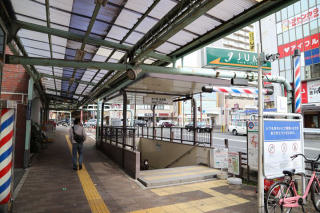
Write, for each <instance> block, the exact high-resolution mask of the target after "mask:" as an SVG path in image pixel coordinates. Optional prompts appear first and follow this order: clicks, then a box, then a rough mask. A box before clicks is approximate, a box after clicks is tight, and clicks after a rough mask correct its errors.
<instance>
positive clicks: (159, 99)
mask: <svg viewBox="0 0 320 213" xmlns="http://www.w3.org/2000/svg"><path fill="white" fill-rule="evenodd" d="M172 103H173V102H172V97H170V96H164V95H148V96H145V97H144V98H143V104H148V105H171V104H172Z"/></svg>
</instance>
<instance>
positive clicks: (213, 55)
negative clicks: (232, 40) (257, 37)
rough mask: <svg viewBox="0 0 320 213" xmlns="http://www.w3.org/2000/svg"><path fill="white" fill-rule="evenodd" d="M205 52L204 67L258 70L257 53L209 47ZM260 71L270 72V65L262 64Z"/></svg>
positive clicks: (268, 63)
mask: <svg viewBox="0 0 320 213" xmlns="http://www.w3.org/2000/svg"><path fill="white" fill-rule="evenodd" d="M205 51H206V52H205V56H206V57H205V61H204V63H205V64H204V66H205V67H224V68H226V67H229V68H233V69H246V70H248V69H253V70H257V69H258V61H257V58H258V56H257V53H253V52H245V51H238V50H229V49H219V48H210V47H206V48H205ZM262 69H264V70H271V63H270V62H267V63H265V64H263V66H262Z"/></svg>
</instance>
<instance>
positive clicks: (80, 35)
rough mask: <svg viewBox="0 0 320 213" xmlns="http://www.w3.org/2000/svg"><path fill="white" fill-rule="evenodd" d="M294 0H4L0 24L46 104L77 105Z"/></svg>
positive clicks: (17, 61)
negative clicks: (133, 74) (137, 72)
mask: <svg viewBox="0 0 320 213" xmlns="http://www.w3.org/2000/svg"><path fill="white" fill-rule="evenodd" d="M294 2H296V0H278V1H274V0H264V1H258V0H257V1H255V0H198V1H190V0H181V1H176V0H154V1H149V0H148V1H143V0H95V1H94V0H90V1H84V0H55V1H49V0H3V1H2V3H1V4H0V24H1V26H2V27H3V28H5V31H6V32H8V35H7V43H8V45H9V47H10V49H11V52H12V53H13V54H14V55H15V56H13V55H7V57H6V63H8V64H22V65H24V67H25V69H26V70H27V72H28V73H29V75H30V76H31V77H32V78H33V79H34V82H35V84H36V89H37V90H39V92H40V94H41V97H42V99H43V100H44V101H45V102H47V103H48V105H49V108H60V109H63V108H68V109H70V108H74V109H76V108H78V107H80V106H82V105H84V104H87V103H89V102H91V101H94V100H96V99H98V98H102V97H104V96H106V95H110V94H112V93H114V92H117V91H116V90H115V88H117V89H118V90H120V89H121V88H120V87H119V86H121V85H122V86H124V87H127V86H128V85H129V84H130V83H131V81H132V80H130V79H129V78H128V76H127V72H126V71H127V70H128V69H135V68H136V67H139V69H141V70H142V71H143V72H145V73H148V71H150V70H154V69H159V68H161V67H162V68H165V66H167V65H169V64H171V63H175V61H176V60H177V59H179V58H181V57H183V56H185V55H187V54H189V53H191V52H193V51H195V50H197V49H199V48H202V47H204V46H206V45H208V44H210V43H212V42H214V41H216V40H218V39H220V38H222V37H224V36H226V35H228V34H230V33H232V32H234V31H236V30H238V29H241V28H243V27H245V26H247V25H248V24H251V23H253V22H255V21H257V20H258V19H260V18H263V17H265V16H267V15H269V14H272V13H274V12H276V11H278V10H280V9H281V8H283V7H286V6H288V5H289V4H292V3H294ZM230 5H232V6H230ZM168 69H169V68H168ZM152 75H153V76H149V77H148V79H147V80H145V79H144V80H141V82H143V84H144V83H145V84H148V83H150V82H149V81H150V79H153V78H156V77H157V76H156V75H162V74H159V73H158V74H152ZM177 76H178V75H176V77H177ZM199 76H200V75H199ZM140 77H141V76H140ZM164 77H165V76H164ZM174 81H175V80H172V79H171V80H170V82H174ZM217 81H219V82H215V83H217V84H218V85H220V83H222V80H217ZM199 83H201V81H200V82H199ZM202 85H203V84H202ZM137 89H140V88H137ZM186 92H190V91H184V92H183V93H184V94H185V93H186Z"/></svg>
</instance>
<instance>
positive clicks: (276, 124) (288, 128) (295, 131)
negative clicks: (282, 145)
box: [264, 120, 300, 142]
mask: <svg viewBox="0 0 320 213" xmlns="http://www.w3.org/2000/svg"><path fill="white" fill-rule="evenodd" d="M293 140H295V141H296V140H300V121H277V120H265V121H264V142H271V141H272V142H283V141H293Z"/></svg>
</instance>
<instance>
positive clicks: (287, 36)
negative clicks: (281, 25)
mask: <svg viewBox="0 0 320 213" xmlns="http://www.w3.org/2000/svg"><path fill="white" fill-rule="evenodd" d="M283 43H284V44H286V43H289V32H288V31H286V32H284V33H283Z"/></svg>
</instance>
